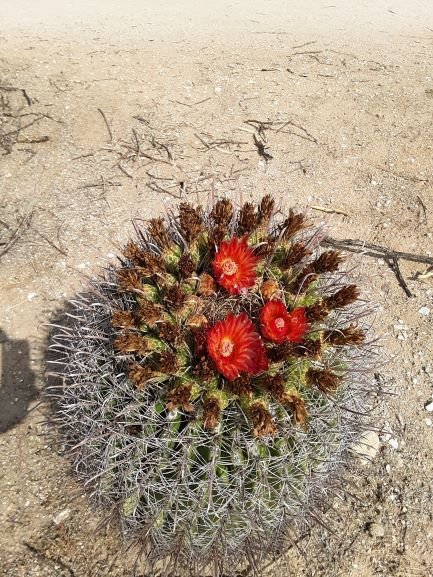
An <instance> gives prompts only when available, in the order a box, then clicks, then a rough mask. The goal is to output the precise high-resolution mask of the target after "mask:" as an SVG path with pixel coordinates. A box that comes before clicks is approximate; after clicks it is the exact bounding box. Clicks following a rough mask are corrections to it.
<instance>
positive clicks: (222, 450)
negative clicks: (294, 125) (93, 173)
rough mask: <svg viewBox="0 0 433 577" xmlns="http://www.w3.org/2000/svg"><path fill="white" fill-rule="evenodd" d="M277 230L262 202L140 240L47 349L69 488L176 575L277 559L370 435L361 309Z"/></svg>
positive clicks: (324, 262) (226, 204) (333, 273)
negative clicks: (106, 509) (54, 367)
mask: <svg viewBox="0 0 433 577" xmlns="http://www.w3.org/2000/svg"><path fill="white" fill-rule="evenodd" d="M278 214H281V211H276V210H275V201H274V199H273V198H272V197H271V196H269V195H268V196H265V197H264V198H263V199H262V200H261V202H260V203H259V204H258V205H257V206H255V205H253V204H252V203H249V202H247V203H245V204H244V205H243V206H241V207H239V208H237V207H236V206H235V205H234V203H232V202H231V201H230V200H228V199H223V200H219V201H217V202H216V203H215V205H214V206H212V207H211V208H210V209H209V210H204V209H202V208H201V207H194V206H192V205H190V204H187V203H181V204H180V205H179V207H178V213H177V214H175V215H170V216H169V217H168V218H167V219H166V220H164V219H162V218H154V219H151V220H150V221H149V223H148V225H147V227H145V228H142V227H138V226H137V227H136V232H137V236H136V238H135V239H134V240H130V241H129V242H128V244H127V245H126V247H125V248H124V250H123V253H122V255H121V256H120V264H119V265H118V266H112V267H109V268H108V269H106V270H105V271H104V273H103V275H102V276H101V277H100V278H99V279H97V280H94V281H93V283H92V287H91V290H88V291H87V292H85V293H83V294H82V295H80V296H79V297H78V298H77V299H76V300H75V301H74V302H73V309H74V310H73V313H72V314H71V317H70V322H69V323H68V324H65V326H64V327H63V329H62V330H59V331H58V332H57V334H56V335H55V336H54V342H53V344H52V348H53V350H55V351H57V353H58V357H59V358H58V359H57V362H58V363H59V367H60V368H59V371H58V372H59V374H61V376H62V377H63V381H62V384H61V385H60V384H59V385H54V387H53V388H52V389H51V394H52V395H53V398H54V397H55V399H56V405H55V410H56V412H57V417H58V419H57V420H58V422H59V423H60V427H61V432H62V434H63V438H64V439H65V440H66V444H67V445H68V446H69V447H70V448H71V449H72V451H71V454H72V456H73V459H74V463H75V468H76V471H77V473H78V474H79V476H80V477H81V478H82V479H84V480H86V481H87V483H88V485H90V486H91V487H92V491H93V494H94V496H95V497H96V498H97V500H98V501H99V503H100V504H101V505H104V506H111V507H114V508H115V509H116V510H117V512H118V515H119V518H120V520H121V523H122V525H123V527H124V529H125V532H126V533H127V534H128V535H130V536H131V537H134V538H137V539H138V540H140V542H142V546H143V547H144V548H146V554H147V556H148V559H149V560H150V561H151V562H158V561H160V560H164V559H165V561H166V563H167V571H168V573H167V574H173V575H174V574H176V571H179V570H187V571H188V572H189V574H191V575H200V572H201V571H203V569H204V568H205V567H207V566H211V565H212V567H213V570H214V572H216V574H217V575H218V574H223V572H225V573H226V574H230V572H234V571H235V570H236V568H238V567H239V566H242V565H243V564H245V563H247V564H249V565H250V567H252V566H255V567H260V565H261V563H263V562H264V561H265V560H266V558H267V557H268V555H270V554H274V553H276V552H280V551H282V550H284V546H285V544H286V543H287V536H288V534H289V533H291V532H293V531H296V530H302V528H303V527H304V526H305V524H306V523H308V519H309V513H308V511H309V508H310V506H311V503H312V501H314V500H317V499H320V498H323V497H324V496H325V494H326V482H327V478H328V477H329V475H330V474H331V473H333V472H334V470H335V469H336V466H337V463H340V462H342V461H343V460H344V457H345V455H346V454H347V451H348V449H349V448H350V446H351V445H352V444H353V443H354V442H355V441H356V440H357V438H358V437H359V435H360V434H361V433H362V431H363V430H364V428H365V427H368V423H367V422H366V420H365V417H364V416H365V414H366V413H368V411H369V409H370V406H371V404H372V399H371V396H372V395H371V393H372V392H374V390H375V387H377V383H375V381H374V380H373V379H371V378H370V376H369V373H368V371H367V370H366V369H368V368H369V367H370V366H371V359H372V346H371V344H370V341H369V339H367V329H368V327H367V325H366V324H365V321H364V319H365V318H366V316H367V314H368V312H369V310H368V307H366V305H365V303H363V302H362V301H360V300H359V291H358V289H357V287H356V286H355V285H354V284H350V283H347V282H346V281H345V273H344V272H341V271H339V268H340V266H341V264H342V262H343V260H344V259H343V255H342V254H340V253H339V252H336V251H332V250H324V249H323V248H322V247H321V238H322V237H321V234H320V231H318V230H317V229H316V228H314V227H313V226H312V225H311V224H310V223H309V222H308V221H307V219H306V217H305V216H304V215H303V214H301V213H295V211H293V210H292V209H291V210H290V211H289V212H288V214H287V216H285V217H278V216H277V215H278ZM143 536H146V538H145V539H144V537H143ZM170 572H171V573H170Z"/></svg>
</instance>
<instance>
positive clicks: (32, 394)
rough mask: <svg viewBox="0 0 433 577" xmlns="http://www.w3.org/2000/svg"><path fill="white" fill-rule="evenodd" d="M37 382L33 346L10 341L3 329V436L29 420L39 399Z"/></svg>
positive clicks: (0, 363)
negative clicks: (32, 355)
mask: <svg viewBox="0 0 433 577" xmlns="http://www.w3.org/2000/svg"><path fill="white" fill-rule="evenodd" d="M35 380H36V375H35V372H34V371H33V370H32V369H31V368H30V344H29V342H28V341H27V340H26V339H10V338H9V337H8V335H7V334H6V333H5V332H4V331H3V330H2V329H1V328H0V433H5V432H6V431H8V430H9V429H11V428H12V427H14V426H15V425H17V424H18V423H20V422H21V421H22V420H23V419H24V418H25V417H26V415H27V413H28V408H29V405H30V403H31V402H32V401H33V400H35V399H36V398H37V397H38V396H39V391H38V389H37V388H36V386H35Z"/></svg>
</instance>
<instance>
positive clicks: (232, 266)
mask: <svg viewBox="0 0 433 577" xmlns="http://www.w3.org/2000/svg"><path fill="white" fill-rule="evenodd" d="M259 260H260V257H257V256H255V254H254V252H253V249H252V248H250V247H249V246H248V243H247V237H246V236H244V237H243V238H237V237H233V238H232V239H231V240H228V241H227V240H223V241H222V243H221V244H220V245H219V247H218V248H217V253H216V256H215V258H214V260H213V262H212V269H213V273H214V275H215V278H216V280H217V282H218V284H220V285H221V286H222V287H223V288H225V289H226V290H227V291H228V292H229V293H230V294H232V295H237V294H239V293H240V292H241V290H242V289H245V288H249V287H252V286H253V284H254V281H255V280H256V271H255V267H256V266H257V263H258V262H259Z"/></svg>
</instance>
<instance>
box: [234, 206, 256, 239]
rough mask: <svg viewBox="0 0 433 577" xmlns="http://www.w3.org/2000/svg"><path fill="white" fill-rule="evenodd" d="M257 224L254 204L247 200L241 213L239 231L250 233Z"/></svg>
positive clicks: (240, 232)
mask: <svg viewBox="0 0 433 577" xmlns="http://www.w3.org/2000/svg"><path fill="white" fill-rule="evenodd" d="M256 226H257V220H256V213H255V210H254V205H253V204H252V203H251V202H246V203H245V204H244V205H243V207H242V208H241V211H240V214H239V225H238V233H239V234H240V235H242V234H250V233H252V232H253V230H255V228H256Z"/></svg>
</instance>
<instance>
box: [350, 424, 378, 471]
mask: <svg viewBox="0 0 433 577" xmlns="http://www.w3.org/2000/svg"><path fill="white" fill-rule="evenodd" d="M379 446H380V439H379V436H378V434H377V433H376V432H374V431H366V432H365V433H364V434H363V435H361V437H360V439H359V441H358V443H357V444H356V445H355V446H353V447H352V451H353V452H354V453H356V454H357V456H358V459H359V461H360V463H361V465H368V464H369V463H371V461H373V459H374V458H375V456H376V454H377V452H378V450H379Z"/></svg>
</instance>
